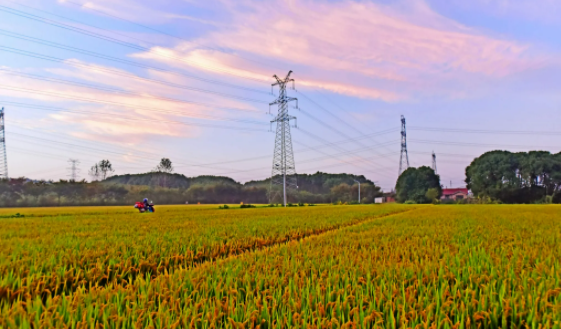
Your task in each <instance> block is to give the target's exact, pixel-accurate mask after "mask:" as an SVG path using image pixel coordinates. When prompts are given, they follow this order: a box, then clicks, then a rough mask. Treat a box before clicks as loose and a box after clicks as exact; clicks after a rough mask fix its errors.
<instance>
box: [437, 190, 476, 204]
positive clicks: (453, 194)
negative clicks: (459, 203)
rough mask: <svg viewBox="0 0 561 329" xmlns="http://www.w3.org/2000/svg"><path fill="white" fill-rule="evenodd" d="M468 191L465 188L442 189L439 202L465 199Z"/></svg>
mask: <svg viewBox="0 0 561 329" xmlns="http://www.w3.org/2000/svg"><path fill="white" fill-rule="evenodd" d="M468 195H469V191H468V189H467V188H444V189H442V197H440V200H454V201H456V200H461V199H467V198H468Z"/></svg>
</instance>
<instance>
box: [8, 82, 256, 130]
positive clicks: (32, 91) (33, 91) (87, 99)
mask: <svg viewBox="0 0 561 329" xmlns="http://www.w3.org/2000/svg"><path fill="white" fill-rule="evenodd" d="M0 89H5V90H12V91H18V92H24V93H33V94H40V95H46V96H54V97H60V98H66V99H72V100H77V101H81V102H87V103H97V104H107V105H115V106H118V107H124V108H130V109H133V110H144V111H148V112H156V113H167V114H177V115H182V116H185V115H186V114H190V113H185V112H173V111H165V110H160V109H154V108H148V107H141V106H133V105H129V104H125V103H120V102H112V101H103V100H96V99H91V98H85V97H76V96H71V95H68V94H62V93H54V92H46V91H42V90H38V89H27V88H18V87H12V86H5V85H0ZM197 115H198V116H197V117H190V118H192V119H203V120H204V119H206V120H219V121H237V122H242V121H240V120H238V119H225V118H220V117H212V116H205V115H200V114H197ZM151 121H158V120H151ZM159 121H160V122H163V120H159ZM172 122H173V121H169V123H172ZM174 122H176V123H177V122H178V121H174ZM244 123H252V124H265V123H261V122H257V121H247V120H246V121H245V122H244ZM182 124H185V125H199V126H205V124H193V123H189V122H182ZM207 126H209V125H207ZM217 127H222V128H224V129H234V130H239V129H243V130H249V131H265V130H260V129H246V128H235V127H224V126H217Z"/></svg>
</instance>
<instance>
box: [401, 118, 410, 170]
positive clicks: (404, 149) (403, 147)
mask: <svg viewBox="0 0 561 329" xmlns="http://www.w3.org/2000/svg"><path fill="white" fill-rule="evenodd" d="M404 155H405V157H404ZM404 161H405V166H404V163H403V162H404ZM407 168H409V155H408V154H407V133H406V131H405V117H404V116H403V115H402V116H401V155H400V157H399V175H401V173H402V172H403V171H404V170H406V169H407Z"/></svg>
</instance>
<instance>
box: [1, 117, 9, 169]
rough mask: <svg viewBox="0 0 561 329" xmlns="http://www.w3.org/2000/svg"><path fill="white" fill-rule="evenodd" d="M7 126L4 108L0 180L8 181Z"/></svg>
mask: <svg viewBox="0 0 561 329" xmlns="http://www.w3.org/2000/svg"><path fill="white" fill-rule="evenodd" d="M5 128H6V126H5V124H4V108H2V110H0V179H8V178H9V177H8V155H7V154H6V129H5Z"/></svg>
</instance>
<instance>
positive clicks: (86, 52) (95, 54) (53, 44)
mask: <svg viewBox="0 0 561 329" xmlns="http://www.w3.org/2000/svg"><path fill="white" fill-rule="evenodd" d="M0 34H2V35H5V36H8V37H12V38H16V39H19V40H25V41H28V42H33V43H36V44H40V45H44V46H49V47H53V48H57V49H63V50H68V51H72V52H75V53H79V54H83V55H88V56H92V57H96V58H101V59H106V60H110V61H114V62H118V63H122V64H127V65H131V66H135V67H140V68H145V69H149V70H154V71H159V72H165V73H172V74H176V75H178V76H182V77H185V78H189V79H194V80H197V81H201V82H207V83H212V84H216V85H220V86H225V87H229V88H235V89H240V90H245V91H252V92H256V93H261V94H266V95H270V94H271V93H270V92H266V91H263V90H258V89H254V88H249V87H241V86H237V85H233V84H230V83H227V82H222V81H218V80H213V79H207V78H201V77H197V76H194V75H190V74H186V73H184V72H178V71H173V70H168V69H164V68H161V67H156V66H152V65H147V64H143V63H140V62H135V61H131V60H128V59H122V58H118V57H113V56H109V55H105V54H102V53H98V52H94V51H90V50H85V49H82V48H77V47H72V46H68V45H64V44H61V43H57V42H53V41H48V40H45V39H41V38H35V37H31V36H28V35H24V34H20V33H16V32H12V31H8V30H4V29H0Z"/></svg>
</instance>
